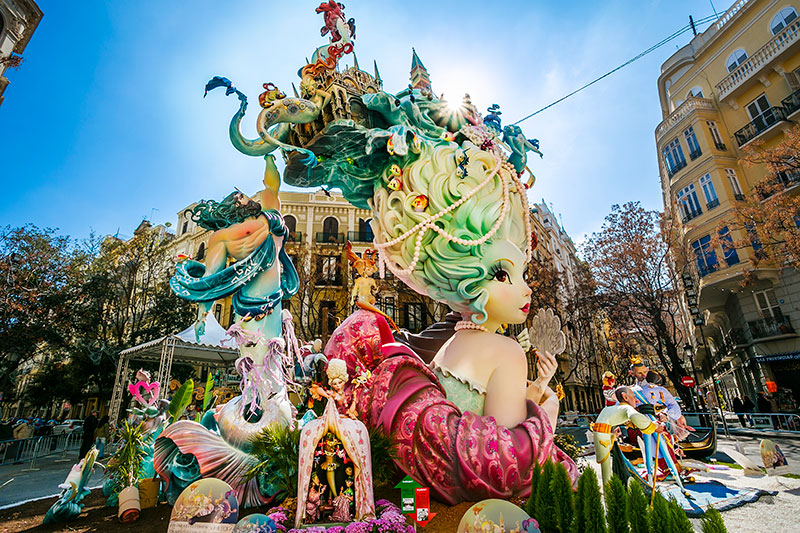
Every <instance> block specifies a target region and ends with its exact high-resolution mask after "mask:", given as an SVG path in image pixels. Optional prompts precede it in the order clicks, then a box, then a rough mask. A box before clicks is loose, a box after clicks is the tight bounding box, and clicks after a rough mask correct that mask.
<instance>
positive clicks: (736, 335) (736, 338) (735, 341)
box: [728, 328, 747, 347]
mask: <svg viewBox="0 0 800 533" xmlns="http://www.w3.org/2000/svg"><path fill="white" fill-rule="evenodd" d="M728 339H729V340H730V344H732V345H733V346H734V347H736V346H743V345H745V344H747V335H745V333H744V330H741V329H739V328H733V329H731V330H730V331H729V332H728Z"/></svg>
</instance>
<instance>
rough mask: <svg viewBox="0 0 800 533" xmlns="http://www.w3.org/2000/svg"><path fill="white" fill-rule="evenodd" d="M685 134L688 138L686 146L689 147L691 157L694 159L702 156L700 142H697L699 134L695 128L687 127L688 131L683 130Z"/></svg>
mask: <svg viewBox="0 0 800 533" xmlns="http://www.w3.org/2000/svg"><path fill="white" fill-rule="evenodd" d="M683 136H684V138H686V146H688V147H689V157H690V158H691V159H692V160H695V159H697V158H698V157H700V155H702V153H703V152H702V151H701V150H700V144H698V142H697V136H696V135H695V134H694V128H693V127H691V126H689V127H688V128H686V131H684V132H683Z"/></svg>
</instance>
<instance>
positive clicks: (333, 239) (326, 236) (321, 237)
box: [316, 231, 344, 244]
mask: <svg viewBox="0 0 800 533" xmlns="http://www.w3.org/2000/svg"><path fill="white" fill-rule="evenodd" d="M316 237H317V238H316V242H318V243H320V244H344V233H328V232H327V231H318V232H317V235H316Z"/></svg>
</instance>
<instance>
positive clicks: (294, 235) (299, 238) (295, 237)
mask: <svg viewBox="0 0 800 533" xmlns="http://www.w3.org/2000/svg"><path fill="white" fill-rule="evenodd" d="M286 240H287V241H289V242H303V234H302V232H299V231H290V232H289V235H287V237H286Z"/></svg>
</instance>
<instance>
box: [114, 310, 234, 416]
mask: <svg viewBox="0 0 800 533" xmlns="http://www.w3.org/2000/svg"><path fill="white" fill-rule="evenodd" d="M205 320H206V328H205V333H204V334H203V335H202V336H201V337H200V339H199V340H198V339H197V338H196V337H195V332H194V328H193V327H191V326H190V327H189V328H187V329H185V330H184V331H181V332H180V333H174V334H172V335H167V336H165V337H161V338H159V339H155V340H152V341H148V342H145V343H142V344H140V345H138V346H134V347H132V348H128V349H127V350H123V351H122V352H120V354H119V360H118V361H117V374H116V377H115V379H114V391H113V392H112V394H111V405H110V407H109V415H108V416H109V419H110V420H111V421H112V423H114V424H115V423H116V421H117V420H118V419H119V415H120V410H121V408H122V399H123V397H124V395H125V389H126V388H127V387H126V385H127V383H128V379H129V377H128V374H129V371H130V363H131V361H141V362H156V361H158V373H157V374H156V375H155V376H154V380H155V381H159V382H160V383H161V389H160V391H159V396H163V395H164V394H165V391H166V390H167V387H168V385H169V382H170V375H171V373H172V364H173V362H176V363H184V364H189V365H193V366H204V367H210V368H228V367H230V366H232V364H233V363H234V361H236V359H237V358H238V357H239V351H238V350H237V349H236V348H233V347H230V346H226V340H227V344H229V345H232V344H233V342H232V341H230V340H229V339H226V338H227V334H226V333H225V330H224V329H223V328H222V326H220V325H219V323H218V322H217V320H216V319H215V318H214V315H213V314H211V313H209V314H208V315H206V319H205Z"/></svg>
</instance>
